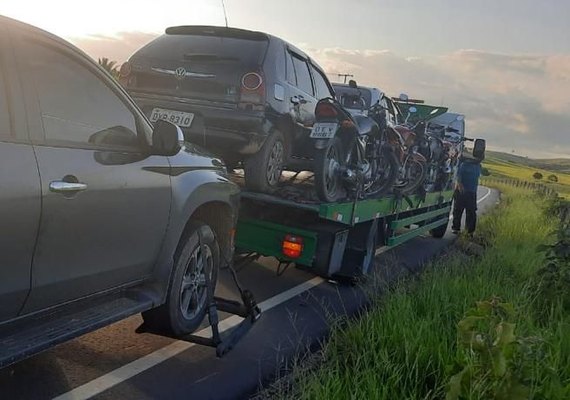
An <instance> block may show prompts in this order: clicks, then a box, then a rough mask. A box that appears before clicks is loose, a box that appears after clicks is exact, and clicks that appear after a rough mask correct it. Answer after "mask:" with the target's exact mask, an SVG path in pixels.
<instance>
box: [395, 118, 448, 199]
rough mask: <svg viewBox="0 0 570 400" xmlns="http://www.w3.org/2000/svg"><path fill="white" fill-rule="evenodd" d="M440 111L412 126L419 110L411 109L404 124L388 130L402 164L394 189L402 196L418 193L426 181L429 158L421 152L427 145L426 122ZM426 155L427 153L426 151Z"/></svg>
mask: <svg viewBox="0 0 570 400" xmlns="http://www.w3.org/2000/svg"><path fill="white" fill-rule="evenodd" d="M438 111H439V110H438V109H437V108H436V109H434V110H432V111H431V112H430V114H428V115H427V116H426V118H425V119H424V120H420V121H418V122H416V123H415V124H414V125H412V124H411V123H409V122H408V121H409V118H410V116H411V114H413V113H415V112H417V109H416V108H415V107H410V108H409V110H408V115H407V117H406V119H405V121H404V122H403V123H402V124H400V125H396V126H393V127H389V128H388V129H387V132H388V141H389V143H390V144H391V145H392V146H393V148H394V152H395V154H396V157H397V159H398V161H399V164H400V168H399V173H398V177H397V179H396V182H395V185H394V187H395V188H396V189H397V190H398V191H399V192H400V193H401V194H404V195H408V194H412V193H415V192H417V191H418V189H419V188H420V187H421V186H422V184H423V183H424V181H425V179H426V176H427V171H428V158H427V157H426V155H425V154H423V153H422V151H421V150H422V148H421V146H422V145H423V144H424V143H425V142H424V140H425V130H426V123H425V121H426V120H427V119H429V118H430V117H431V116H432V115H434V114H436V113H437V112H438ZM428 148H429V143H428ZM424 153H426V151H425V150H424ZM427 156H429V154H427Z"/></svg>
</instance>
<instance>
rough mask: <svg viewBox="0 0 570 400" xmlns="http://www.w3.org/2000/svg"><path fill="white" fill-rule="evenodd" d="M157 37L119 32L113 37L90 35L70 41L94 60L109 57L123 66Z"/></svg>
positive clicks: (145, 33) (139, 33)
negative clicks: (136, 52) (132, 55)
mask: <svg viewBox="0 0 570 400" xmlns="http://www.w3.org/2000/svg"><path fill="white" fill-rule="evenodd" d="M157 36H158V34H156V33H148V32H119V33H117V34H115V35H113V36H107V35H90V36H86V37H81V38H71V39H70V41H71V42H72V43H73V44H75V45H76V46H77V47H79V48H80V49H82V50H83V51H85V52H86V53H87V54H89V55H90V56H91V57H93V58H94V59H98V58H102V57H107V58H108V59H110V60H114V61H117V62H118V63H119V64H122V63H123V62H125V61H126V60H127V59H128V58H129V57H130V56H131V54H133V53H134V52H135V51H137V50H138V49H140V48H141V47H142V46H144V45H145V44H147V43H148V42H150V41H151V40H153V39H155V38H156V37H157Z"/></svg>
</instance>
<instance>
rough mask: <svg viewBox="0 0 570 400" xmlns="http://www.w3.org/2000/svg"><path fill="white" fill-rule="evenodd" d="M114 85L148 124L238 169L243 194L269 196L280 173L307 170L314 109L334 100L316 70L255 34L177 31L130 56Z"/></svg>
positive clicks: (222, 30) (284, 44) (201, 29)
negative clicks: (163, 123)
mask: <svg viewBox="0 0 570 400" xmlns="http://www.w3.org/2000/svg"><path fill="white" fill-rule="evenodd" d="M121 80H122V82H123V85H124V86H125V87H126V88H127V90H128V91H129V92H130V94H131V95H132V96H133V98H134V99H135V101H136V102H137V103H138V104H139V106H140V107H141V108H142V109H143V111H144V112H145V113H146V115H147V116H148V117H149V118H150V120H151V121H157V120H158V119H166V120H168V121H171V122H174V123H178V124H180V125H181V126H182V127H183V130H184V133H185V135H186V137H187V138H188V139H189V140H191V141H192V142H195V143H199V144H200V145H203V146H205V147H206V148H208V149H210V150H212V151H214V152H216V153H217V154H219V155H221V157H222V158H224V159H225V160H226V162H227V163H228V165H230V166H235V165H237V164H238V163H240V162H243V163H244V169H245V179H246V185H247V186H248V188H250V189H253V190H257V191H263V192H271V191H272V190H273V189H275V187H276V185H277V184H278V182H279V177H280V176H281V171H282V170H283V168H284V167H287V168H289V169H296V170H299V169H307V168H311V167H312V166H311V164H310V160H311V159H312V150H313V146H312V144H311V142H310V140H309V131H310V129H311V126H312V125H313V122H314V111H315V106H316V103H317V101H318V100H319V99H321V98H324V97H334V92H333V90H332V87H331V84H330V83H329V81H328V79H327V77H326V75H325V73H324V72H323V70H322V69H321V68H320V67H319V66H318V65H317V64H316V63H315V62H314V61H313V60H311V59H310V58H309V57H307V55H306V54H304V53H303V52H302V51H300V50H299V49H297V48H295V47H294V46H292V45H290V44H288V43H287V42H285V41H283V40H281V39H279V38H277V37H274V36H271V35H268V34H265V33H261V32H252V31H247V30H242V29H234V28H222V27H214V26H178V27H171V28H168V29H166V33H165V34H164V35H162V36H160V37H158V38H157V39H155V40H154V41H152V42H150V43H149V44H148V45H146V46H144V47H143V48H142V49H140V50H139V51H137V52H136V53H135V54H134V55H133V56H132V57H131V58H130V60H129V61H128V62H127V63H125V64H124V65H123V66H122V68H121Z"/></svg>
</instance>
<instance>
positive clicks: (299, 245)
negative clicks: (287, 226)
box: [281, 235, 303, 258]
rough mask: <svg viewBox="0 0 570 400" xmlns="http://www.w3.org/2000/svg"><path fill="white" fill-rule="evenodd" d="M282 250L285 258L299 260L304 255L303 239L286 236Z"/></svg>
mask: <svg viewBox="0 0 570 400" xmlns="http://www.w3.org/2000/svg"><path fill="white" fill-rule="evenodd" d="M281 249H282V250H281V251H282V253H283V255H284V256H286V257H289V258H299V257H301V254H302V253H303V238H302V237H301V236H295V235H285V238H284V239H283V243H282V246H281Z"/></svg>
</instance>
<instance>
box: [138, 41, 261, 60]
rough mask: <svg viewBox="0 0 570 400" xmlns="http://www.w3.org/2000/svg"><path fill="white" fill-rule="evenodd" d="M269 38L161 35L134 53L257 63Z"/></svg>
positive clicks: (147, 55)
mask: <svg viewBox="0 0 570 400" xmlns="http://www.w3.org/2000/svg"><path fill="white" fill-rule="evenodd" d="M268 43H269V39H268V38H267V37H265V39H262V38H261V37H255V39H249V38H240V37H231V36H216V35H200V34H189V35H188V34H175V35H168V34H166V35H162V36H160V37H159V38H157V39H155V40H154V41H152V42H151V43H149V44H148V45H146V46H145V47H143V48H142V49H141V50H140V51H139V52H138V53H137V55H138V56H143V57H149V58H155V59H161V60H177V61H188V62H192V61H194V62H201V63H202V62H207V63H210V62H237V63H240V64H245V65H251V66H255V65H260V64H261V63H262V62H263V59H264V57H265V53H266V51H267V46H268Z"/></svg>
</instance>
